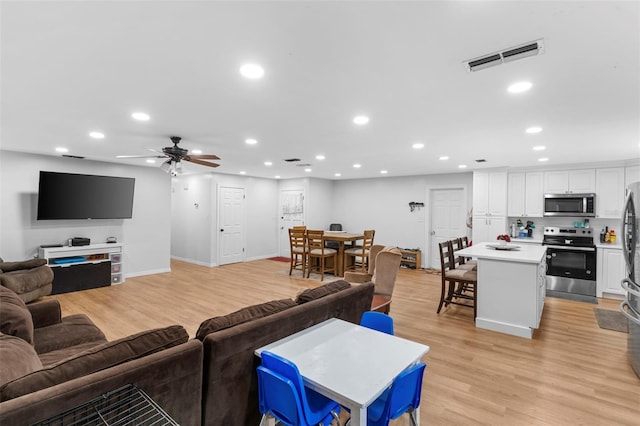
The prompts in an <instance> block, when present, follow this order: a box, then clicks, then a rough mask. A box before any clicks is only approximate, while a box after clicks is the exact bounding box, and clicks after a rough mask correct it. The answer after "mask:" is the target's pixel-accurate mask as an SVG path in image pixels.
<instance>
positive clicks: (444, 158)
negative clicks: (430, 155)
mask: <svg viewBox="0 0 640 426" xmlns="http://www.w3.org/2000/svg"><path fill="white" fill-rule="evenodd" d="M448 159H449V157H448V156H446V155H443V156H442V157H440V158H438V160H440V161H445V160H448Z"/></svg>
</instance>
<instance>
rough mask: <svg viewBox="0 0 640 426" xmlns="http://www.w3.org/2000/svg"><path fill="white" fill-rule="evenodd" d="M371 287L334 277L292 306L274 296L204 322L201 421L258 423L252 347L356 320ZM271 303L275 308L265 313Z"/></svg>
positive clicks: (232, 425)
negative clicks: (335, 321) (339, 321)
mask: <svg viewBox="0 0 640 426" xmlns="http://www.w3.org/2000/svg"><path fill="white" fill-rule="evenodd" d="M373 290H374V285H373V283H367V284H363V285H358V286H353V287H352V286H351V285H350V284H349V283H347V282H346V281H336V282H333V283H329V284H326V285H323V286H321V287H317V288H315V289H311V290H308V291H305V292H304V293H302V294H300V295H299V296H298V297H297V298H296V302H297V303H295V304H293V303H292V304H291V305H290V306H285V305H286V304H288V302H287V301H286V300H285V301H274V302H269V303H268V304H263V305H258V306H256V307H248V308H246V309H245V310H242V311H239V312H238V313H234V314H230V315H229V316H227V317H220V318H219V319H220V321H216V320H218V319H213V321H212V320H207V321H205V322H203V323H202V325H201V326H200V330H198V333H197V335H196V338H199V339H202V342H203V344H204V371H203V373H204V378H203V390H202V424H203V425H215V426H221V425H224V426H246V425H257V424H258V423H260V417H261V415H260V412H259V410H258V378H257V373H256V368H257V367H258V366H259V365H260V359H259V358H258V357H257V356H256V355H254V352H255V350H256V349H257V348H259V347H262V346H264V345H267V344H269V343H272V342H275V341H276V340H279V339H281V338H283V337H286V336H289V335H291V334H293V333H297V332H298V331H301V330H303V329H305V328H308V327H310V326H312V325H315V324H318V323H320V322H322V321H325V320H327V319H330V318H340V319H343V320H345V321H349V322H353V323H358V322H359V321H360V317H361V316H362V313H363V312H365V311H368V310H369V308H370V307H371V300H372V298H373ZM271 305H275V306H271ZM254 308H255V309H254ZM270 308H273V309H274V310H275V311H276V312H275V313H270V312H268V311H269V309H270ZM243 314H246V315H243ZM265 315H267V316H265ZM228 317H232V321H228V319H229V318H228ZM244 319H246V320H247V321H246V322H242V321H243V320H244ZM212 322H214V323H215V322H217V323H218V324H211V323H212ZM234 322H235V325H234ZM220 323H222V327H221V329H218V330H215V328H216V326H218V325H220ZM212 325H213V327H210V326H212ZM212 330H214V331H212Z"/></svg>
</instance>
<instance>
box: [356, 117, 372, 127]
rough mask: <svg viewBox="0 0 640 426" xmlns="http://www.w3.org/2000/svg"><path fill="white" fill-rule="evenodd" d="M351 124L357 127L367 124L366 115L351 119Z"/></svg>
mask: <svg viewBox="0 0 640 426" xmlns="http://www.w3.org/2000/svg"><path fill="white" fill-rule="evenodd" d="M353 122H354V123H356V124H359V125H361V126H362V125H363V124H367V123H368V122H369V117H367V116H366V115H359V116H357V117H355V118H354V119H353Z"/></svg>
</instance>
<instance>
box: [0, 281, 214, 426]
mask: <svg viewBox="0 0 640 426" xmlns="http://www.w3.org/2000/svg"><path fill="white" fill-rule="evenodd" d="M0 326H1V333H0V362H1V364H0V424H1V425H3V426H10V425H25V424H32V423H35V422H40V421H43V420H45V419H47V418H49V417H51V416H54V415H57V414H59V413H61V412H63V411H66V410H69V409H72V408H74V407H76V406H77V405H79V404H82V403H84V402H87V401H88V400H91V399H93V398H96V397H99V396H101V395H103V394H105V393H107V392H111V391H114V390H116V389H118V388H120V387H122V386H124V385H127V384H133V385H136V386H137V387H139V388H140V389H142V390H143V391H145V392H146V393H147V394H148V395H149V396H150V397H151V398H152V399H154V400H155V401H156V402H157V403H158V404H160V406H161V407H163V408H164V409H165V411H166V412H167V413H168V414H169V415H170V416H172V417H173V418H174V419H175V420H176V421H178V423H180V424H184V425H192V424H194V425H197V424H199V423H200V417H201V413H200V410H201V396H202V343H200V342H199V341H198V340H191V341H189V336H188V334H187V332H186V330H184V328H183V327H182V326H178V325H176V326H171V327H166V328H162V329H156V330H149V331H145V332H142V333H138V334H135V335H132V336H128V337H126V338H123V339H119V340H116V341H113V342H107V340H106V339H105V336H104V334H103V333H102V332H101V331H100V330H99V329H98V328H97V327H96V326H95V325H94V324H93V322H91V320H90V319H89V318H88V317H87V316H85V315H81V314H79V315H71V316H68V317H64V318H62V317H61V311H60V305H59V303H58V302H57V301H56V300H53V299H48V300H44V301H41V302H35V303H32V304H29V305H25V304H24V303H23V302H22V300H21V299H20V298H19V297H18V296H17V295H16V294H15V293H13V292H12V291H11V290H9V289H6V288H5V287H2V286H0Z"/></svg>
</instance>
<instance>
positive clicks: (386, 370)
mask: <svg viewBox="0 0 640 426" xmlns="http://www.w3.org/2000/svg"><path fill="white" fill-rule="evenodd" d="M429 349H430V348H429V346H427V345H423V344H421V343H417V342H413V341H411V340H407V339H403V338H401V337H398V336H394V335H389V334H386V333H382V332H380V331H377V330H372V329H370V328H366V327H362V326H360V325H357V324H353V323H350V322H347V321H343V320H341V319H338V318H331V319H329V320H326V321H324V322H321V323H319V324H316V325H314V326H312V327H309V328H307V329H304V330H302V331H299V332H298V333H295V334H292V335H290V336H287V337H285V338H283V339H280V340H278V341H275V342H273V343H270V344H268V345H266V346H263V347H261V348H258V349H256V351H255V354H256V355H258V356H260V354H261V353H262V352H263V351H269V352H272V353H274V354H276V355H279V356H281V357H283V358H285V359H288V360H289V361H291V362H293V363H294V364H295V365H296V366H297V367H298V370H299V371H300V375H301V376H302V381H303V382H304V385H305V386H307V387H308V388H310V389H313V390H314V391H316V392H318V393H320V394H322V395H324V396H326V397H328V398H331V399H332V400H334V401H336V402H337V403H338V404H340V405H342V406H343V407H347V408H349V410H350V411H351V425H353V426H365V425H366V424H367V408H368V407H369V405H371V404H372V403H373V402H374V401H375V400H376V399H377V398H378V397H379V396H380V395H381V394H382V393H383V392H384V391H385V390H386V389H387V388H388V387H389V386H391V384H392V383H393V381H394V379H395V378H396V377H397V376H398V375H399V374H400V373H401V372H402V371H404V370H405V369H406V368H408V367H410V366H412V365H414V364H416V363H417V362H419V361H420V359H421V358H422V356H423V355H425V354H426V353H427V352H428V351H429ZM415 411H416V412H415V414H414V416H415V418H416V421H417V425H419V424H420V413H419V411H420V410H415Z"/></svg>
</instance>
